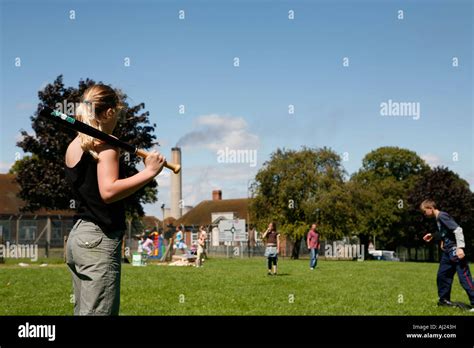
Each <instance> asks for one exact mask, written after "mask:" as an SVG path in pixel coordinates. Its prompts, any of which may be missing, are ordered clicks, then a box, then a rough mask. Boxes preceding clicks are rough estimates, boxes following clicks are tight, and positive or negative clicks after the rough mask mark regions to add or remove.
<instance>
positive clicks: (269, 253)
mask: <svg viewBox="0 0 474 348" xmlns="http://www.w3.org/2000/svg"><path fill="white" fill-rule="evenodd" d="M262 239H264V240H265V241H266V248H265V256H266V257H267V264H268V275H277V263H278V252H279V250H280V234H279V233H278V232H277V230H276V224H275V223H274V222H270V224H269V225H268V228H267V230H266V231H265V233H264V234H263V236H262ZM272 270H273V272H272Z"/></svg>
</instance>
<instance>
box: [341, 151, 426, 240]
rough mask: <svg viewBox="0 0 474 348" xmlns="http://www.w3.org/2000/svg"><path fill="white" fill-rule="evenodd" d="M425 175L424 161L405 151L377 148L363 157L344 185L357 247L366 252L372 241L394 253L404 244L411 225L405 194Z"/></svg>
mask: <svg viewBox="0 0 474 348" xmlns="http://www.w3.org/2000/svg"><path fill="white" fill-rule="evenodd" d="M427 171H429V167H428V165H427V164H426V163H425V162H424V160H423V159H421V158H420V157H419V156H418V155H417V154H416V153H415V152H413V151H410V150H407V149H401V148H398V147H381V148H378V149H376V150H374V151H372V152H370V153H368V154H367V155H366V156H365V157H364V159H363V160H362V168H361V169H360V170H359V171H358V172H357V173H355V174H354V175H353V176H352V177H351V180H350V183H349V184H348V190H349V191H350V196H351V198H352V209H354V211H355V216H354V223H355V225H356V226H357V230H358V231H359V238H360V240H361V244H364V245H365V247H366V248H367V247H368V243H369V240H370V239H372V238H376V240H377V241H378V244H382V245H384V246H385V247H387V248H392V249H395V248H396V247H397V246H398V245H399V244H400V243H402V242H406V240H407V236H410V235H411V231H409V226H412V225H413V223H412V219H413V216H412V215H410V213H409V210H408V204H407V194H408V192H409V191H410V189H411V188H412V187H413V185H414V183H415V181H416V179H417V178H418V177H420V176H421V175H423V173H426V172H427Z"/></svg>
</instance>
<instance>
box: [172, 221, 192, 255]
mask: <svg viewBox="0 0 474 348" xmlns="http://www.w3.org/2000/svg"><path fill="white" fill-rule="evenodd" d="M173 248H174V249H178V250H181V252H182V253H183V254H185V253H186V249H187V248H188V247H187V245H186V244H185V243H184V233H183V231H182V229H181V226H176V234H175V243H174V246H173Z"/></svg>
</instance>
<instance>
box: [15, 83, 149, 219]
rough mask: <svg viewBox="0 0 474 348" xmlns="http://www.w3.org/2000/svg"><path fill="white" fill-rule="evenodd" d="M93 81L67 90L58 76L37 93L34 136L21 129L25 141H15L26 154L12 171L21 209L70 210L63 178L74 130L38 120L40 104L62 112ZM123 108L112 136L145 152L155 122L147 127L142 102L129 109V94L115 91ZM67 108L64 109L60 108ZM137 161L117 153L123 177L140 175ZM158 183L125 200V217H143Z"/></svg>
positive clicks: (146, 118) (68, 191) (67, 191)
mask: <svg viewBox="0 0 474 348" xmlns="http://www.w3.org/2000/svg"><path fill="white" fill-rule="evenodd" d="M94 84H95V82H94V81H93V80H90V79H86V80H80V81H79V85H78V87H77V88H74V87H67V88H66V87H65V86H64V83H63V77H62V75H60V76H58V77H57V78H56V80H55V81H54V82H53V83H50V84H48V85H47V86H46V87H45V88H44V89H43V90H41V91H39V92H38V97H39V100H40V102H39V104H38V109H37V111H36V112H35V115H34V116H31V121H32V128H33V130H34V132H35V134H34V135H30V134H28V133H27V132H25V131H22V132H21V134H22V136H23V139H22V140H21V141H19V142H18V143H17V145H18V146H19V147H21V148H22V149H23V151H24V152H25V153H30V154H31V155H30V156H25V157H24V158H23V159H22V160H19V161H17V162H16V163H15V164H14V166H13V169H12V170H13V171H14V172H15V173H16V174H17V177H16V180H17V182H18V183H19V185H20V192H19V196H20V198H22V199H23V200H24V201H25V203H26V205H25V207H24V210H25V211H35V210H37V209H39V208H47V209H69V208H73V207H74V205H73V204H71V203H72V202H73V196H72V192H71V190H70V188H69V186H68V185H67V183H66V180H65V175H64V155H65V153H66V149H67V147H68V145H69V143H70V142H71V141H72V140H73V139H74V137H75V136H76V134H77V133H76V132H75V131H73V130H69V129H65V128H62V127H58V126H57V125H56V124H54V123H51V122H49V121H47V120H44V119H42V118H39V117H38V114H39V111H40V110H41V108H42V107H43V106H50V107H54V108H57V107H59V106H63V111H65V112H68V108H69V107H70V106H71V105H74V104H75V103H78V102H79V101H80V98H81V96H82V94H83V92H84V91H85V90H86V88H88V87H89V86H92V85H94ZM116 91H117V92H118V94H119V96H120V98H121V99H122V102H123V103H124V105H125V116H124V118H123V119H121V120H119V122H118V123H117V126H116V128H115V130H114V133H113V134H114V135H115V136H117V137H118V138H120V139H122V140H124V141H126V142H129V143H131V144H133V145H135V146H138V147H140V148H144V149H148V148H150V147H152V146H153V145H154V144H155V143H154V140H155V139H156V137H155V136H154V135H153V132H154V129H155V128H154V127H156V125H155V124H153V125H151V124H150V121H149V113H148V111H144V110H143V109H144V108H145V104H144V103H140V104H138V105H135V106H130V105H129V104H128V103H127V95H126V94H124V93H122V92H121V91H120V90H116ZM64 106H65V108H64ZM140 161H141V159H140V158H138V157H137V156H135V155H133V154H128V153H121V156H120V165H121V166H122V168H123V169H124V174H125V175H126V176H131V175H134V174H136V173H137V172H138V170H137V168H136V166H137V164H138V163H139V162H140ZM156 195H157V183H156V182H155V181H152V182H150V183H149V184H148V185H146V186H145V187H143V188H142V189H141V190H139V191H137V192H136V193H135V194H134V195H132V196H129V197H128V198H127V199H126V207H127V214H128V216H137V215H139V216H141V215H143V213H144V212H143V208H142V204H144V203H152V202H155V201H156Z"/></svg>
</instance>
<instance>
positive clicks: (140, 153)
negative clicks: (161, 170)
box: [135, 149, 181, 174]
mask: <svg viewBox="0 0 474 348" xmlns="http://www.w3.org/2000/svg"><path fill="white" fill-rule="evenodd" d="M135 154H136V155H137V156H140V157H142V158H146V157H147V156H148V155H149V153H148V152H147V151H145V150H142V149H138V150H137V152H135ZM163 166H164V167H166V168H168V169H171V170H172V171H173V173H175V174H178V173H179V171H180V170H181V166H180V165H179V164H176V163H168V162H165V164H164V165H163Z"/></svg>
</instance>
